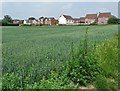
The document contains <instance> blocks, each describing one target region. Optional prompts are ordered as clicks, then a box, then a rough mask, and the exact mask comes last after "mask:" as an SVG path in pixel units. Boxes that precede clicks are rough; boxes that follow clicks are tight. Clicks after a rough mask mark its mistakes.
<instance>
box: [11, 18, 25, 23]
mask: <svg viewBox="0 0 120 91" xmlns="http://www.w3.org/2000/svg"><path fill="white" fill-rule="evenodd" d="M12 21H13V24H23V22H24V20H19V19H14V20H12Z"/></svg>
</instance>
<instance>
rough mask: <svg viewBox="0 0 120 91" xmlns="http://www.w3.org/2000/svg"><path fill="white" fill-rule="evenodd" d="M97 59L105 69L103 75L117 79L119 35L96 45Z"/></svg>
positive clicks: (95, 53)
mask: <svg viewBox="0 0 120 91" xmlns="http://www.w3.org/2000/svg"><path fill="white" fill-rule="evenodd" d="M94 55H95V58H96V60H97V61H98V62H99V64H100V66H101V67H102V69H103V75H105V76H106V77H112V78H114V79H116V80H117V77H118V40H117V37H115V38H112V39H111V40H106V42H103V43H101V44H100V45H98V46H96V49H95V52H94Z"/></svg>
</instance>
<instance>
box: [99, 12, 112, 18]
mask: <svg viewBox="0 0 120 91" xmlns="http://www.w3.org/2000/svg"><path fill="white" fill-rule="evenodd" d="M110 16H111V13H110V12H106V13H99V15H98V18H101V17H110Z"/></svg>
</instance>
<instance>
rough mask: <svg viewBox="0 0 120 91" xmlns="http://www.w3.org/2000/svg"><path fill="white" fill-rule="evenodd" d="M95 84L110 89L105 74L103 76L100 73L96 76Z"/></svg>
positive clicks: (100, 87)
mask: <svg viewBox="0 0 120 91" xmlns="http://www.w3.org/2000/svg"><path fill="white" fill-rule="evenodd" d="M95 86H96V87H97V88H98V89H108V82H107V79H106V78H105V77H104V76H102V75H98V76H97V77H96V81H95Z"/></svg>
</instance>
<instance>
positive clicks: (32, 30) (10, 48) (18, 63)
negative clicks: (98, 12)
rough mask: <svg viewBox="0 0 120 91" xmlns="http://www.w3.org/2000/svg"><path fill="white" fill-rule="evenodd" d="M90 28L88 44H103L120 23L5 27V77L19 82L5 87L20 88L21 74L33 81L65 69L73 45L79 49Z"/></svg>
mask: <svg viewBox="0 0 120 91" xmlns="http://www.w3.org/2000/svg"><path fill="white" fill-rule="evenodd" d="M87 28H88V34H87V37H88V41H90V43H89V44H88V45H92V43H98V44H101V43H102V42H104V41H105V40H106V39H110V38H112V37H113V36H115V35H117V33H118V26H117V25H100V26H16V27H15V26H3V28H2V57H3V58H2V59H3V63H2V66H3V76H5V79H6V78H7V77H9V79H16V80H13V83H15V82H16V85H11V84H9V85H6V84H7V83H8V82H7V81H9V80H7V81H6V82H4V88H12V86H13V88H15V87H21V86H22V84H20V85H18V83H19V81H18V80H17V79H21V78H20V77H21V75H24V77H25V78H24V79H26V80H25V81H28V84H32V83H34V82H38V81H40V80H41V79H42V78H43V76H46V77H47V76H48V74H49V73H50V71H51V70H59V71H60V70H62V66H63V65H64V64H65V63H66V60H69V58H70V56H71V55H70V53H71V46H72V44H73V46H74V48H77V47H78V46H79V44H80V42H83V41H84V39H85V31H86V29H87ZM10 76H14V77H15V78H10ZM11 83H12V81H11ZM20 83H21V82H20ZM24 83H25V82H24Z"/></svg>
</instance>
